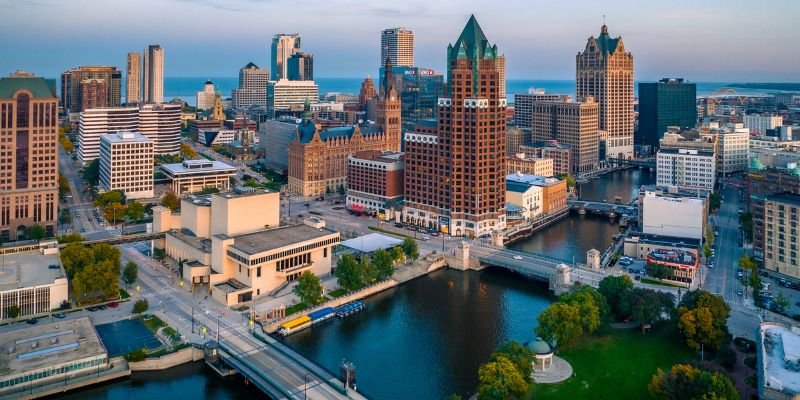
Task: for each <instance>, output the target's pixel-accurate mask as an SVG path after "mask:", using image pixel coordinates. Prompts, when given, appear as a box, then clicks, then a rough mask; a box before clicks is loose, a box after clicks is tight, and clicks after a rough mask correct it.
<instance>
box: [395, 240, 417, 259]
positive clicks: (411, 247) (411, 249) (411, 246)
mask: <svg viewBox="0 0 800 400" xmlns="http://www.w3.org/2000/svg"><path fill="white" fill-rule="evenodd" d="M400 246H401V247H402V248H403V254H405V255H406V258H408V259H410V260H411V261H416V260H417V258H419V249H418V248H417V241H416V240H414V239H412V238H408V237H407V238H405V239H403V244H401V245H400Z"/></svg>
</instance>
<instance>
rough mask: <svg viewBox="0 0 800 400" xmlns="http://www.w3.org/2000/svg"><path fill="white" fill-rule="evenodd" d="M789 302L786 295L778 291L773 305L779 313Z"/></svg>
mask: <svg viewBox="0 0 800 400" xmlns="http://www.w3.org/2000/svg"><path fill="white" fill-rule="evenodd" d="M790 304H791V302H790V301H789V299H788V298H787V297H786V296H784V295H783V292H778V296H777V297H775V306H776V307H778V311H779V312H780V313H781V314H783V313H785V312H786V310H787V308H788V307H789V305H790Z"/></svg>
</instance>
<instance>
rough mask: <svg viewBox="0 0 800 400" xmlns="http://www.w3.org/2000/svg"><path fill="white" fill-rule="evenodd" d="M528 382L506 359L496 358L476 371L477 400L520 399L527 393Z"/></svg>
mask: <svg viewBox="0 0 800 400" xmlns="http://www.w3.org/2000/svg"><path fill="white" fill-rule="evenodd" d="M528 389H529V386H528V380H527V379H526V377H524V376H522V374H521V373H520V372H519V370H517V368H516V367H515V366H514V363H513V362H511V361H510V360H509V359H508V358H506V357H503V356H498V357H496V358H494V359H493V360H492V361H490V362H488V363H486V364H483V365H481V367H480V369H479V370H478V399H479V400H507V399H522V398H524V396H525V395H526V394H527V393H528Z"/></svg>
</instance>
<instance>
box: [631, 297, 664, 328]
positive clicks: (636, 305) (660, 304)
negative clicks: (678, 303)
mask: <svg viewBox="0 0 800 400" xmlns="http://www.w3.org/2000/svg"><path fill="white" fill-rule="evenodd" d="M628 304H629V309H630V310H631V315H632V316H633V319H634V320H635V321H637V322H639V323H641V324H642V325H644V324H653V323H656V322H658V321H663V320H668V319H669V318H670V317H671V316H672V315H673V314H674V313H675V296H673V295H672V293H667V292H661V291H656V290H653V289H642V288H634V289H633V291H631V293H630V295H629V296H628Z"/></svg>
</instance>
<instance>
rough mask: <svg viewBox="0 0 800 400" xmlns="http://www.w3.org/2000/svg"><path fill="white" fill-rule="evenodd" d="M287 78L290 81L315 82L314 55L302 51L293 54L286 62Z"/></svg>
mask: <svg viewBox="0 0 800 400" xmlns="http://www.w3.org/2000/svg"><path fill="white" fill-rule="evenodd" d="M286 63H287V66H286V69H287V72H286V77H287V78H288V79H289V80H290V81H313V80H314V55H313V54H308V53H303V52H301V51H299V52H297V53H294V54H292V55H291V56H290V57H289V59H288V60H287V61H286Z"/></svg>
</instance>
